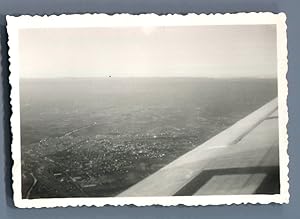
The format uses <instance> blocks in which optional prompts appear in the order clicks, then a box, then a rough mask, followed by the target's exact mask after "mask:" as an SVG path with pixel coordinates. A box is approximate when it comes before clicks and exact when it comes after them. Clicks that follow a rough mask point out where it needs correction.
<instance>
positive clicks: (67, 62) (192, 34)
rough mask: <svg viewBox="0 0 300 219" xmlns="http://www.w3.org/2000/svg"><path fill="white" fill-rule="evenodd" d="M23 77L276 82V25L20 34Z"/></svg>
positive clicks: (25, 31)
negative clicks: (192, 78) (214, 79)
mask: <svg viewBox="0 0 300 219" xmlns="http://www.w3.org/2000/svg"><path fill="white" fill-rule="evenodd" d="M19 49H20V53H19V54H20V74H21V78H53V77H54V78H56V77H108V76H111V77H213V78H235V77H239V78H241V77H247V78H248V77H250V78H252V77H253V78H275V77H276V75H277V72H276V68H277V67H276V59H277V58H276V26H275V25H233V26H230V25H220V26H184V27H180V26H178V27H176V26H175V27H163V26H161V27H114V28H105V27H101V28H60V29H59V28H45V29H22V30H20V32H19Z"/></svg>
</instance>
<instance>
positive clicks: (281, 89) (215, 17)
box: [7, 12, 289, 208]
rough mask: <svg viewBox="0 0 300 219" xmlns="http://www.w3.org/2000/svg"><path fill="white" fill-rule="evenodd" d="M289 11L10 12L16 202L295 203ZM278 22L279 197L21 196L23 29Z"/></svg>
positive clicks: (36, 205) (37, 205) (55, 204)
mask: <svg viewBox="0 0 300 219" xmlns="http://www.w3.org/2000/svg"><path fill="white" fill-rule="evenodd" d="M285 22H286V15H285V14H284V13H279V14H273V13H270V12H261V13H254V12H252V13H237V14H211V15H206V14H200V15H197V14H188V15H179V14H174V15H171V14H169V15H162V16H159V15H156V14H142V15H130V14H115V15H107V14H84V15H79V14H75V15H60V16H56V15H51V16H43V17H41V16H29V15H23V16H20V17H13V16H7V31H8V35H9V41H8V45H9V57H10V58H9V61H10V72H11V74H10V77H9V81H10V84H11V86H12V90H11V105H12V111H13V113H12V116H11V127H12V135H13V140H12V148H11V151H12V158H13V160H14V165H13V168H12V174H13V191H14V195H13V196H14V197H13V198H14V203H15V206H16V207H19V208H32V207H34V208H41V207H67V206H73V207H76V206H98V207H100V206H105V205H112V206H123V205H136V206H149V205H162V206H176V205H179V204H182V205H186V206H198V205H202V206H206V205H224V204H225V205H230V204H246V203H251V204H258V203H259V204H269V203H280V204H283V203H288V202H289V191H288V189H289V182H288V181H289V178H288V171H289V170H288V163H289V157H288V153H287V148H288V133H287V123H288V107H287V95H288V83H287V79H286V74H287V70H288V65H287V62H288V60H287V55H288V51H287V36H286V29H287V26H286V23H285ZM258 24H274V25H276V27H277V74H278V107H279V108H278V113H279V145H280V147H279V148H280V149H279V153H280V185H281V187H280V191H281V193H280V194H277V195H226V196H224V195H223V196H189V197H182V196H180V197H178V196H177V197H176V196H171V197H126V198H124V197H111V198H51V199H22V195H21V142H20V139H21V138H20V136H21V135H20V102H19V98H20V97H19V75H20V73H19V70H20V69H19V53H18V51H19V46H18V40H19V39H18V31H19V30H20V29H24V28H71V27H73V28H80V27H129V26H193V25H258Z"/></svg>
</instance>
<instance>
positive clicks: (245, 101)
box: [20, 78, 277, 198]
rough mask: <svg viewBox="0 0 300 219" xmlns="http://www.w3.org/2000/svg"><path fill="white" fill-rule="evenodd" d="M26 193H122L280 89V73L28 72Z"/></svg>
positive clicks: (24, 89)
mask: <svg viewBox="0 0 300 219" xmlns="http://www.w3.org/2000/svg"><path fill="white" fill-rule="evenodd" d="M20 96H21V141H22V195H23V198H41V197H43V198H45V197H104V196H114V195H116V194H118V193H119V192H121V191H123V190H124V189H126V188H128V187H129V186H131V185H133V184H135V183H136V182H138V181H140V180H141V179H143V178H145V177H146V176H148V175H150V174H151V173H153V172H155V171H156V170H158V169H159V168H161V167H163V166H165V165H166V164H168V163H169V162H171V161H172V160H174V159H176V158H177V157H179V156H180V155H182V154H184V153H185V152H187V151H189V150H191V149H193V148H194V147H196V146H198V145H200V144H201V143H203V142H204V141H205V140H207V139H209V138H211V137H212V136H214V135H216V134H218V133H219V132H220V131H222V130H224V129H225V128H227V127H228V126H230V125H232V124H233V123H235V122H236V121H238V120H239V119H241V118H243V117H244V116H246V115H248V114H249V113H251V112H253V111H254V110H256V109H257V108H259V107H260V106H262V105H264V104H265V103H266V102H268V101H270V100H271V99H272V98H274V97H276V96H277V82H276V79H207V78H92V79H91V78H90V79H88V78H86V79H71V78H67V79H22V80H21V82H20Z"/></svg>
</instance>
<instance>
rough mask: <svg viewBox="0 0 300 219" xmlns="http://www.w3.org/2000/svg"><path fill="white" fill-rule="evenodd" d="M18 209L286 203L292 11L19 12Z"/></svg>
mask: <svg viewBox="0 0 300 219" xmlns="http://www.w3.org/2000/svg"><path fill="white" fill-rule="evenodd" d="M8 34H9V46H10V51H9V52H10V65H11V66H10V69H11V76H10V83H11V86H12V95H11V98H12V107H13V108H12V109H13V115H12V118H11V122H12V133H13V145H12V156H13V159H14V166H13V181H14V184H13V188H14V201H15V204H16V206H17V207H21V208H24V207H25V208H26V207H55V206H63V207H66V206H78V205H87V206H90V205H96V206H103V205H105V204H110V205H125V204H135V205H138V206H143V205H152V204H159V205H165V206H169V205H177V204H184V205H207V204H211V205H214V204H232V203H236V204H240V203H262V204H263V203H265V204H267V203H271V202H277V203H286V202H287V201H288V196H289V194H288V176H287V172H288V167H287V163H288V155H287V131H286V125H287V120H288V114H287V105H286V98H287V82H286V71H287V49H286V26H285V15H284V14H271V13H254V14H251V13H250V14H236V15H234V14H232V15H231V14H228V15H209V16H208V15H206V16H203V15H195V14H194V15H186V16H181V15H169V16H158V15H154V14H152V15H150V14H148V15H147V14H146V15H122V14H121V15H114V16H109V15H104V14H99V15H64V16H54V17H51V16H50V17H30V16H21V17H8Z"/></svg>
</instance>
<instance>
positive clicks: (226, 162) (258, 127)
mask: <svg viewBox="0 0 300 219" xmlns="http://www.w3.org/2000/svg"><path fill="white" fill-rule="evenodd" d="M279 190H280V184H279V139H278V103H277V98H275V99H273V100H272V101H270V102H268V103H267V104H265V105H264V106H262V107H261V108H259V109H258V110H256V111H254V112H253V113H251V114H250V115H248V116H246V117H245V118H243V119H241V120H240V121H238V122H236V123H235V124H234V125H232V126H231V127H229V128H227V129H226V130H224V131H222V132H221V133H219V134H218V135H216V136H215V137H213V138H211V139H209V140H208V141H206V142H205V143H203V144H202V145H200V146H198V147H196V148H195V149H193V150H191V151H189V152H188V153H186V154H184V155H182V156H181V157H179V158H177V159H176V160H175V161H173V162H171V163H170V164H168V165H166V166H165V167H163V168H161V169H160V170H158V171H157V172H155V173H153V174H152V175H150V176H148V177H147V178H145V179H143V180H142V181H140V182H138V183H137V184H135V185H133V186H132V187H130V188H129V189H127V190H125V191H123V192H122V193H120V194H119V195H118V196H120V197H135V196H173V195H178V196H180V195H181V196H191V195H226V194H228V195H237V194H276V193H279Z"/></svg>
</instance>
